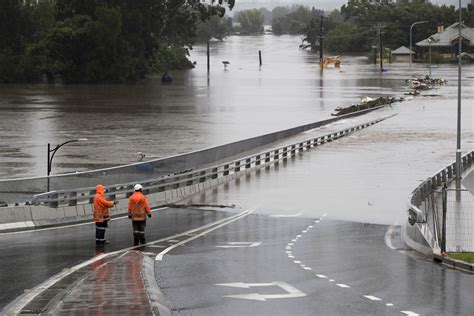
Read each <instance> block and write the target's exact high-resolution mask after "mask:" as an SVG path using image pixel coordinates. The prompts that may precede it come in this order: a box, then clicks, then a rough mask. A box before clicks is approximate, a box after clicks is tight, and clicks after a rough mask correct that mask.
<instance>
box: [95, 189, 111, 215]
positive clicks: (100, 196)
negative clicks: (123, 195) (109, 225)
mask: <svg viewBox="0 0 474 316" xmlns="http://www.w3.org/2000/svg"><path fill="white" fill-rule="evenodd" d="M104 192H105V187H104V186H103V185H100V184H99V185H97V186H96V187H95V195H94V221H96V222H99V223H102V222H103V221H104V219H110V215H109V208H111V207H112V206H114V202H112V201H108V200H107V199H106V198H105V195H104Z"/></svg>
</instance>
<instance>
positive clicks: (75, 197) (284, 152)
mask: <svg viewBox="0 0 474 316" xmlns="http://www.w3.org/2000/svg"><path fill="white" fill-rule="evenodd" d="M395 115H396V114H395ZM392 116H394V115H390V116H387V117H384V118H380V119H376V120H373V121H370V122H367V123H363V124H360V125H357V126H353V127H350V128H347V129H344V130H342V131H338V132H334V133H330V134H327V135H324V136H320V137H316V138H312V139H308V140H305V141H302V142H298V143H294V144H291V145H287V146H283V147H279V148H276V149H272V150H269V151H266V152H261V153H258V154H253V155H250V156H247V157H244V158H239V159H236V160H233V161H230V162H226V163H222V164H219V165H216V166H212V167H207V168H203V169H197V170H190V171H186V172H182V173H177V174H173V175H167V176H161V177H159V178H155V179H150V180H147V181H142V182H140V183H141V184H142V186H143V192H144V193H145V194H151V193H158V192H164V191H167V190H170V189H178V188H183V187H186V186H191V185H193V184H196V183H201V182H206V181H209V180H213V179H217V178H221V177H225V176H229V175H233V174H238V173H240V172H244V171H246V170H249V169H254V168H259V167H262V166H269V165H271V164H276V163H278V162H279V161H281V160H285V159H288V157H291V156H295V155H296V154H297V153H299V152H303V151H306V150H309V149H310V148H312V147H316V146H320V145H322V144H324V143H327V142H331V141H333V140H335V139H338V138H340V137H343V136H346V135H348V134H350V133H353V132H355V131H357V130H361V129H364V128H366V127H369V126H371V125H374V124H376V123H379V122H381V121H384V120H386V119H388V118H390V117H392ZM134 185H135V183H124V184H116V185H112V186H107V192H106V194H107V196H108V197H109V198H112V199H125V198H128V197H129V196H130V195H131V194H132V193H133V186H134ZM94 194H95V188H92V187H88V188H80V189H74V190H58V191H51V192H46V193H41V194H36V195H34V197H33V200H32V203H33V204H34V205H46V206H49V207H60V206H74V205H78V204H87V203H91V202H92V199H93V196H94Z"/></svg>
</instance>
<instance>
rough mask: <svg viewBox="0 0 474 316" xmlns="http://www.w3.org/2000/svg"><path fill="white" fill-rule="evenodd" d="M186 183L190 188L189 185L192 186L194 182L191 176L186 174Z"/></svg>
mask: <svg viewBox="0 0 474 316" xmlns="http://www.w3.org/2000/svg"><path fill="white" fill-rule="evenodd" d="M188 179H189V180H188V181H186V186H187V187H188V186H190V185H193V183H194V181H193V180H192V179H193V174H188Z"/></svg>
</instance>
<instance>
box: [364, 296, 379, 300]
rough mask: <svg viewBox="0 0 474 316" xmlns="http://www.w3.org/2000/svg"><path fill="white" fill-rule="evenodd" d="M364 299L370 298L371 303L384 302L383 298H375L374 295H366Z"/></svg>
mask: <svg viewBox="0 0 474 316" xmlns="http://www.w3.org/2000/svg"><path fill="white" fill-rule="evenodd" d="M364 297H365V298H368V299H369V300H371V301H381V300H382V299H381V298H378V297H376V296H373V295H364Z"/></svg>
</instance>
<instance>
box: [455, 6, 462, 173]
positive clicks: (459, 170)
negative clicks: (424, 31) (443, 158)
mask: <svg viewBox="0 0 474 316" xmlns="http://www.w3.org/2000/svg"><path fill="white" fill-rule="evenodd" d="M461 23H462V15H461V0H459V25H458V27H459V49H458V118H457V121H458V122H457V146H456V178H457V179H458V180H461V173H462V162H461V59H462V56H461V53H462V37H461V36H462V35H461V26H462V24H461ZM458 182H459V181H458Z"/></svg>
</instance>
